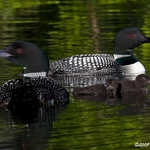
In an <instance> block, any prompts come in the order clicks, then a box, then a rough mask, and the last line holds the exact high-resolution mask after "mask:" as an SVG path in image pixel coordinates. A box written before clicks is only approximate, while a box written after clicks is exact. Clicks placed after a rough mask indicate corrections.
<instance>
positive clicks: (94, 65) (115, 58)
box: [0, 27, 150, 76]
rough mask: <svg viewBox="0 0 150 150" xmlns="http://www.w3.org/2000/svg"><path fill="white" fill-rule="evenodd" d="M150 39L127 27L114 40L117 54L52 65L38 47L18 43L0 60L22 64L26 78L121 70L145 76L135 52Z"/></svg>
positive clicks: (83, 56)
mask: <svg viewBox="0 0 150 150" xmlns="http://www.w3.org/2000/svg"><path fill="white" fill-rule="evenodd" d="M149 42H150V38H149V37H145V36H144V35H143V34H142V33H141V31H140V30H139V29H138V28H136V27H130V28H125V29H123V30H121V31H120V32H118V34H117V35H116V37H115V47H114V54H113V55H111V54H81V55H75V56H71V57H67V58H64V59H61V60H58V61H55V62H52V63H50V64H49V61H48V57H47V56H46V55H45V54H44V52H43V51H42V50H41V49H40V48H38V47H37V46H36V45H35V44H32V43H29V42H24V41H16V42H14V43H12V44H11V45H9V46H8V47H7V48H6V49H5V50H4V51H0V57H3V58H6V59H7V60H9V61H11V62H13V63H16V64H19V65H22V66H23V67H24V68H26V73H27V74H26V76H30V75H31V76H33V75H38V76H46V74H47V73H50V74H52V75H59V74H67V75H69V74H73V75H93V74H95V73H100V74H103V75H105V74H112V73H114V72H118V70H119V72H120V71H121V72H122V74H125V75H126V74H136V75H138V74H143V73H145V68H144V66H143V65H142V64H141V63H140V62H139V61H138V60H137V58H136V57H135V55H134V53H133V49H134V48H135V47H137V46H139V45H141V44H143V43H149Z"/></svg>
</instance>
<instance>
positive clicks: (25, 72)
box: [21, 67, 48, 78]
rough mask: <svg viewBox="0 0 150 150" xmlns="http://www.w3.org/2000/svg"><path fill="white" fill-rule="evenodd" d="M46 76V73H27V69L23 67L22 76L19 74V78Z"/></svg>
mask: <svg viewBox="0 0 150 150" xmlns="http://www.w3.org/2000/svg"><path fill="white" fill-rule="evenodd" d="M47 75H48V73H47V72H28V70H27V67H23V74H21V76H23V77H29V78H38V77H47Z"/></svg>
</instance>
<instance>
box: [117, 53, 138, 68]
mask: <svg viewBox="0 0 150 150" xmlns="http://www.w3.org/2000/svg"><path fill="white" fill-rule="evenodd" d="M114 58H115V61H116V62H117V63H118V64H119V65H121V66H124V65H131V64H134V63H136V62H138V59H137V58H136V57H135V55H133V54H132V55H131V54H130V55H129V54H114Z"/></svg>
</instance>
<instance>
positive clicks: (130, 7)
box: [0, 0, 150, 150]
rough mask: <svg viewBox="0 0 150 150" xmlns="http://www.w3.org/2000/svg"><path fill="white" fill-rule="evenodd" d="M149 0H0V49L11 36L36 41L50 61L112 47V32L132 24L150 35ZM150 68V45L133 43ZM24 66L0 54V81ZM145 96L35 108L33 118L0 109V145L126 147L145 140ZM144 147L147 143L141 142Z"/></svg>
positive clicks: (148, 124) (148, 113)
mask: <svg viewBox="0 0 150 150" xmlns="http://www.w3.org/2000/svg"><path fill="white" fill-rule="evenodd" d="M149 10H150V3H149V1H148V0H145V1H143V0H141V1H136V0H32V1H31V0H23V1H21V0H7V1H1V2H0V33H1V34H0V35H1V36H0V49H3V48H5V46H7V45H8V44H10V43H11V42H13V41H15V40H25V41H30V42H34V43H36V44H37V45H38V46H39V47H41V49H43V50H44V51H45V52H46V53H47V55H48V56H49V59H50V61H53V60H57V59H60V58H64V57H67V56H71V55H74V54H81V53H107V52H109V53H113V39H114V36H115V35H116V33H117V32H118V31H119V30H120V29H122V28H124V27H131V26H135V27H138V28H140V29H141V30H142V32H143V33H144V34H145V35H147V36H149V37H150V11H149ZM135 54H136V56H137V58H138V59H139V60H140V61H141V62H142V63H143V64H144V66H145V68H146V71H147V74H149V75H150V44H145V45H142V46H140V47H138V48H136V49H135ZM21 71H22V69H21V68H20V67H18V66H15V65H13V64H11V63H9V62H7V61H6V60H2V59H0V82H1V83H4V82H5V81H7V80H10V79H13V78H17V74H19V73H20V72H21ZM149 102H150V100H149V98H146V99H145V98H140V99H139V97H138V96H137V97H130V99H128V100H127V101H125V102H124V101H122V102H118V101H117V102H109V103H106V100H103V99H101V97H99V100H98V101H93V100H82V99H80V100H78V99H75V98H74V97H73V96H72V94H71V93H70V104H69V105H67V106H66V107H65V108H54V110H49V111H47V112H44V110H41V111H40V112H39V114H38V119H37V121H36V122H34V123H29V122H23V121H21V120H19V119H16V118H15V117H12V115H11V114H10V112H6V111H4V110H0V149H1V150H75V149H76V150H101V149H103V150H117V149H120V150H127V149H136V148H135V147H134V144H135V143H136V142H139V143H140V142H147V143H149V142H150V105H149ZM147 148H148V147H147Z"/></svg>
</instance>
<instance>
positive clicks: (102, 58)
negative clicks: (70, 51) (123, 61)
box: [50, 54, 118, 75]
mask: <svg viewBox="0 0 150 150" xmlns="http://www.w3.org/2000/svg"><path fill="white" fill-rule="evenodd" d="M116 66H118V64H117V63H116V62H115V60H114V57H113V55H111V54H81V55H74V56H71V57H67V58H64V59H61V60H58V61H55V62H52V63H50V71H51V72H52V73H53V74H88V75H89V74H93V73H97V72H100V73H104V72H105V73H106V74H107V71H108V72H109V73H110V72H111V71H110V70H111V69H112V68H113V69H115V68H116ZM105 73H104V74H105Z"/></svg>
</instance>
